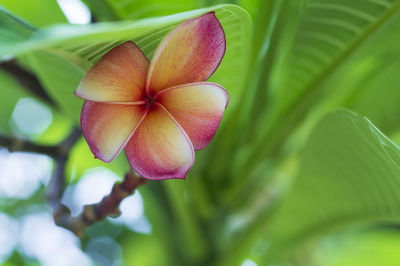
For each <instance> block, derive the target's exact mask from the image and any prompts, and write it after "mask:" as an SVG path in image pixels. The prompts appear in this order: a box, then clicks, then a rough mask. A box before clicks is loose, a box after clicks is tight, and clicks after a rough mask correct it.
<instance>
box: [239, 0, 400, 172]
mask: <svg viewBox="0 0 400 266" xmlns="http://www.w3.org/2000/svg"><path fill="white" fill-rule="evenodd" d="M399 10H400V1H399V0H390V1H381V0H376V1H347V0H333V1H331V0H310V1H308V2H307V5H306V8H305V10H304V13H303V14H302V15H301V17H300V21H299V27H298V30H297V33H296V36H295V38H294V41H293V47H292V49H291V52H290V54H289V55H288V56H287V58H286V60H285V61H284V63H283V64H284V65H283V66H282V69H281V71H280V72H279V73H277V74H276V77H273V78H274V79H275V80H276V81H278V82H275V85H276V86H274V87H273V90H272V91H271V92H270V97H269V109H268V110H266V111H265V112H263V114H262V118H261V119H260V122H259V123H258V125H259V126H258V128H257V129H256V130H255V132H257V133H256V136H255V137H254V138H253V140H252V143H251V144H250V145H249V146H251V147H259V146H262V147H264V149H252V150H249V154H248V155H247V156H246V159H244V160H243V161H244V163H243V164H240V166H239V168H242V169H243V171H241V172H239V173H238V176H241V175H242V174H243V173H245V172H247V171H249V170H250V169H251V168H253V167H254V165H256V164H257V163H260V162H261V161H262V160H264V158H265V157H266V156H269V155H271V154H274V153H276V152H278V151H279V149H280V148H282V144H283V143H284V142H285V140H286V139H287V137H288V136H289V135H290V134H291V133H293V132H296V129H297V127H298V126H299V125H301V123H302V122H303V121H304V119H305V118H306V117H307V114H308V113H309V112H310V110H312V109H313V107H314V106H315V104H317V103H318V100H320V99H321V96H323V95H324V94H323V93H324V92H325V91H324V89H326V87H325V86H324V85H325V84H326V82H327V81H329V80H330V78H332V77H333V75H334V74H335V73H337V72H338V71H339V70H340V69H342V67H343V66H345V65H346V63H348V62H349V60H350V59H352V58H353V57H354V56H355V55H357V54H358V53H359V52H360V51H362V49H363V47H364V46H365V45H366V44H368V43H369V42H371V41H372V40H376V37H377V36H378V35H377V33H379V32H380V31H382V30H383V29H385V28H386V26H388V25H390V23H391V22H393V19H394V18H396V16H398V14H399ZM374 52H375V51H374ZM336 78H338V79H339V78H340V77H336ZM339 86H341V85H340V84H339ZM259 89H264V88H259ZM335 91H336V88H332V90H331V91H330V92H332V93H334V92H335Z"/></svg>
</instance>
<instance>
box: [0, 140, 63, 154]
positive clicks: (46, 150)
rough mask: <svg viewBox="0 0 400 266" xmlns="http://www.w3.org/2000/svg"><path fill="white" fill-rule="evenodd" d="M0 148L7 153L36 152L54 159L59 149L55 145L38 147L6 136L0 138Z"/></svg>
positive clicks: (27, 141) (29, 142)
mask: <svg viewBox="0 0 400 266" xmlns="http://www.w3.org/2000/svg"><path fill="white" fill-rule="evenodd" d="M0 146H2V147H6V148H7V149H8V150H9V151H27V152H36V153H42V154H46V155H49V156H51V157H56V156H57V154H58V150H59V147H58V146H55V145H51V146H47V145H40V144H36V143H33V142H31V141H29V140H24V139H19V138H16V137H8V136H0Z"/></svg>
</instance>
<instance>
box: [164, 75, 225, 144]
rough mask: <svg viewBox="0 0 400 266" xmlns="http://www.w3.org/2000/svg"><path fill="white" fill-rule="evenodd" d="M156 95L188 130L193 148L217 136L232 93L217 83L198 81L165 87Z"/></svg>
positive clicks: (207, 142)
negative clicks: (229, 94)
mask: <svg viewBox="0 0 400 266" xmlns="http://www.w3.org/2000/svg"><path fill="white" fill-rule="evenodd" d="M156 99H157V100H158V101H159V102H160V103H161V104H162V105H163V106H164V107H165V108H166V109H167V110H168V112H169V113H170V114H171V115H172V116H173V117H174V119H175V120H176V121H177V122H178V123H179V125H180V126H181V127H182V128H183V130H185V132H186V133H187V134H188V136H189V138H190V140H191V141H192V144H193V146H194V149H195V150H201V149H203V148H204V147H206V146H207V145H208V144H209V143H210V141H211V140H212V138H213V137H214V135H215V132H216V131H217V128H218V125H219V123H220V122H221V118H222V115H223V114H224V111H225V108H226V105H227V104H228V99H229V96H228V93H227V92H226V90H225V89H224V88H223V87H221V86H220V85H218V84H215V83H211V82H197V83H189V84H184V85H181V86H176V87H172V88H169V89H166V90H163V91H161V92H160V93H159V94H158V95H157V96H156Z"/></svg>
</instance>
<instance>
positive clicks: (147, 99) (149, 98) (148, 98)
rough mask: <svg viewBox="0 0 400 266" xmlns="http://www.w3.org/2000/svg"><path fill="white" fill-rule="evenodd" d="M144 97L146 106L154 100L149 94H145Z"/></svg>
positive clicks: (150, 104)
mask: <svg viewBox="0 0 400 266" xmlns="http://www.w3.org/2000/svg"><path fill="white" fill-rule="evenodd" d="M144 99H145V101H146V104H147V105H148V106H152V105H153V102H154V98H153V97H151V96H146V97H145V98H144Z"/></svg>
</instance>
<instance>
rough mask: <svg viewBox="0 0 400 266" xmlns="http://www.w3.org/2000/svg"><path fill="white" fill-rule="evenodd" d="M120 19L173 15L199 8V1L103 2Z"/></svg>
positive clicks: (110, 0) (112, 0)
mask: <svg viewBox="0 0 400 266" xmlns="http://www.w3.org/2000/svg"><path fill="white" fill-rule="evenodd" d="M103 1H104V2H106V3H107V4H108V5H109V6H110V8H111V9H112V10H113V12H114V13H115V14H116V15H117V16H118V17H119V18H120V19H138V18H146V17H154V16H165V15H171V14H174V13H178V12H183V11H188V10H191V9H195V8H198V7H199V6H198V1H193V0H172V1H168V2H166V1H163V0H148V1H124V0H103Z"/></svg>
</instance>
